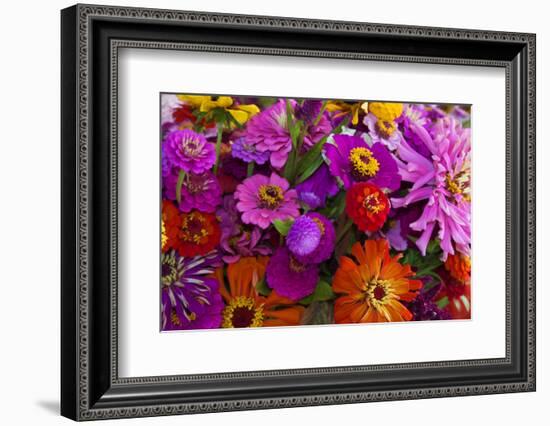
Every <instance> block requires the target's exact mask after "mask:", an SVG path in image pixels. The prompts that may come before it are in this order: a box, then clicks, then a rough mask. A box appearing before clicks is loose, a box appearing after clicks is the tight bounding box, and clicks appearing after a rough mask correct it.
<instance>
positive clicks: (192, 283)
mask: <svg viewBox="0 0 550 426" xmlns="http://www.w3.org/2000/svg"><path fill="white" fill-rule="evenodd" d="M220 265H221V263H220V259H219V256H218V255H217V253H215V252H212V253H209V254H207V255H206V256H203V257H200V256H198V257H192V258H184V257H181V256H180V255H179V254H178V253H177V252H176V251H174V250H172V251H170V252H167V253H164V254H162V257H161V268H162V279H161V281H162V289H161V293H162V295H161V312H162V321H161V325H162V330H164V331H170V330H191V329H203V328H218V327H219V326H220V324H221V320H222V315H221V314H222V310H223V308H224V305H223V301H222V297H221V295H220V293H219V290H218V281H217V280H216V279H214V278H210V277H209V275H211V274H213V273H214V270H215V268H216V267H217V266H220Z"/></svg>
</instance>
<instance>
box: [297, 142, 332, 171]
mask: <svg viewBox="0 0 550 426" xmlns="http://www.w3.org/2000/svg"><path fill="white" fill-rule="evenodd" d="M327 138H328V135H327V136H323V137H322V138H321V139H320V140H319V142H317V143H316V144H315V145H313V146H312V147H311V149H310V150H309V151H308V152H306V153H305V154H304V156H303V157H302V158H300V161H299V162H298V166H297V167H296V170H297V172H298V175H302V174H303V173H304V172H305V171H306V170H307V168H308V167H309V166H310V165H311V163H313V162H315V161H316V160H317V158H318V157H321V151H322V150H323V146H325V143H326V142H327ZM321 158H322V157H321Z"/></svg>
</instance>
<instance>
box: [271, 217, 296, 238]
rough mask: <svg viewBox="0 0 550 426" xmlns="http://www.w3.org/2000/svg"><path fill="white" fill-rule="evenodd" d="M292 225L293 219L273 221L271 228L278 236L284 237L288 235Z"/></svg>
mask: <svg viewBox="0 0 550 426" xmlns="http://www.w3.org/2000/svg"><path fill="white" fill-rule="evenodd" d="M293 223H294V219H285V220H280V219H275V220H274V221H273V226H274V227H275V229H276V230H277V232H279V234H281V235H282V236H283V237H285V236H286V235H287V234H288V231H289V230H290V227H291V226H292V224H293Z"/></svg>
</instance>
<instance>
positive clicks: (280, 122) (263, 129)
mask: <svg viewBox="0 0 550 426" xmlns="http://www.w3.org/2000/svg"><path fill="white" fill-rule="evenodd" d="M295 103H296V102H295V101H291V104H292V105H295ZM245 137H246V141H247V143H249V144H251V145H253V146H255V147H256V149H257V150H258V151H259V152H269V159H270V162H271V165H272V166H273V167H275V168H276V169H281V168H283V167H284V165H285V163H286V161H287V159H288V153H289V152H290V150H291V149H292V138H291V137H290V133H289V130H288V123H287V111H286V100H285V99H280V100H279V101H278V102H276V103H275V104H273V105H272V106H270V107H269V108H266V109H265V110H264V111H262V112H260V113H259V114H256V115H255V116H254V117H252V118H251V119H250V120H249V122H248V124H247V126H246V135H245Z"/></svg>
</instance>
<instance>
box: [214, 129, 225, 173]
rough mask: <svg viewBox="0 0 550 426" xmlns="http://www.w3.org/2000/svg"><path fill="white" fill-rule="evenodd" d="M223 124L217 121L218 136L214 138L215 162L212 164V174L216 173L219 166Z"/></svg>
mask: <svg viewBox="0 0 550 426" xmlns="http://www.w3.org/2000/svg"><path fill="white" fill-rule="evenodd" d="M222 136H223V124H222V123H218V137H217V138H216V164H214V174H215V175H217V174H218V168H219V166H220V151H221V149H222Z"/></svg>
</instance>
